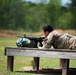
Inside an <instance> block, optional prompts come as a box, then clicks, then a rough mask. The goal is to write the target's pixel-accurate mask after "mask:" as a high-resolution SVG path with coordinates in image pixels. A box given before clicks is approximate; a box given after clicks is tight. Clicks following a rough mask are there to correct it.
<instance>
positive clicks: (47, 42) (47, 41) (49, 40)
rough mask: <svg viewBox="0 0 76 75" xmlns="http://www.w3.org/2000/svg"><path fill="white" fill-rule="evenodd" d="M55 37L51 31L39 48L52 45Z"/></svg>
mask: <svg viewBox="0 0 76 75" xmlns="http://www.w3.org/2000/svg"><path fill="white" fill-rule="evenodd" d="M53 37H54V35H53V34H52V33H50V34H49V35H48V36H47V38H45V40H44V41H43V46H42V47H38V48H39V49H46V48H50V47H51V46H52V43H53Z"/></svg>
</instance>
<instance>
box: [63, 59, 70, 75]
mask: <svg viewBox="0 0 76 75" xmlns="http://www.w3.org/2000/svg"><path fill="white" fill-rule="evenodd" d="M68 71H69V59H62V75H68Z"/></svg>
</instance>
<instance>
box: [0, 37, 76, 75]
mask: <svg viewBox="0 0 76 75" xmlns="http://www.w3.org/2000/svg"><path fill="white" fill-rule="evenodd" d="M17 39H18V38H17V37H12V38H10V37H9V38H8V37H0V72H1V73H3V74H4V75H36V74H30V73H26V72H23V73H18V72H15V71H17V70H23V68H24V67H26V66H33V63H32V61H33V58H32V57H23V56H16V57H14V59H15V60H14V72H8V71H7V57H6V56H5V55H4V49H5V47H7V46H15V47H16V44H15V42H16V40H17ZM40 67H43V68H59V67H60V65H59V59H52V58H40ZM70 67H74V68H75V67H76V60H71V61H70Z"/></svg>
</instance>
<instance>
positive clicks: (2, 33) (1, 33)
mask: <svg viewBox="0 0 76 75" xmlns="http://www.w3.org/2000/svg"><path fill="white" fill-rule="evenodd" d="M56 30H57V31H58V32H60V33H69V34H76V30H61V29H56ZM23 34H26V35H30V36H36V37H37V36H41V35H43V34H42V32H34V33H28V32H25V33H19V32H18V33H17V32H14V31H9V30H3V31H0V36H3V37H17V36H23Z"/></svg>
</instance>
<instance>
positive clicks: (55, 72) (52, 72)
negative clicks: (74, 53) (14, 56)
mask: <svg viewBox="0 0 76 75" xmlns="http://www.w3.org/2000/svg"><path fill="white" fill-rule="evenodd" d="M24 69H25V70H23V71H16V72H20V73H24V72H26V73H32V74H36V75H61V73H62V69H58V68H57V69H55V68H54V69H53V68H47V69H45V68H40V69H39V70H38V71H34V70H33V69H32V67H25V68H24ZM69 75H76V68H70V69H69Z"/></svg>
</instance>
